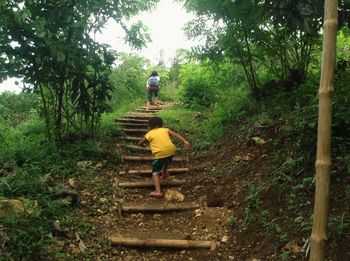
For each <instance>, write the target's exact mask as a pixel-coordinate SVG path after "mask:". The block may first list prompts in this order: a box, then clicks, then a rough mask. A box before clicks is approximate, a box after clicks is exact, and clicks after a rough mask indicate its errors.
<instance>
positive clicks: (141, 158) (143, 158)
mask: <svg viewBox="0 0 350 261" xmlns="http://www.w3.org/2000/svg"><path fill="white" fill-rule="evenodd" d="M123 160H130V161H152V160H154V158H153V157H151V156H124V157H123ZM182 161H188V159H187V158H183V157H174V158H173V162H182Z"/></svg>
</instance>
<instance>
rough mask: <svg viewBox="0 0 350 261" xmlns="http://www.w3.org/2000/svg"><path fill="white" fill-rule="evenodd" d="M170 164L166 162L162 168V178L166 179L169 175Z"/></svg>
mask: <svg viewBox="0 0 350 261" xmlns="http://www.w3.org/2000/svg"><path fill="white" fill-rule="evenodd" d="M168 166H169V163H168V162H165V163H164V167H163V170H162V176H161V178H162V179H166V178H167V177H169V172H168Z"/></svg>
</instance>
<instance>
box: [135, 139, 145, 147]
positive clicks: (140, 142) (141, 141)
mask: <svg viewBox="0 0 350 261" xmlns="http://www.w3.org/2000/svg"><path fill="white" fill-rule="evenodd" d="M146 141H147V140H146V138H145V137H142V139H141V140H140V141H139V142H138V143H137V145H138V146H142V147H143V146H145V143H146Z"/></svg>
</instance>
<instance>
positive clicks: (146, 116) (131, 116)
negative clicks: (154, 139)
mask: <svg viewBox="0 0 350 261" xmlns="http://www.w3.org/2000/svg"><path fill="white" fill-rule="evenodd" d="M153 117H154V116H153V115H149V114H127V115H125V118H128V119H150V118H153Z"/></svg>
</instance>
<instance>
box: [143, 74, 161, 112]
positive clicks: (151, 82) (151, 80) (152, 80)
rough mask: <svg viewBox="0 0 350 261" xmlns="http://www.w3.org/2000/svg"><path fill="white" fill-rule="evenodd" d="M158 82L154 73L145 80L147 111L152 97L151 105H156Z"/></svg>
mask: <svg viewBox="0 0 350 261" xmlns="http://www.w3.org/2000/svg"><path fill="white" fill-rule="evenodd" d="M159 81H160V77H159V75H158V73H157V72H156V71H153V72H152V73H151V74H150V76H149V77H148V79H147V83H146V90H147V105H146V108H147V110H149V107H150V105H151V103H152V99H153V97H154V100H153V104H155V105H157V104H158V93H159Z"/></svg>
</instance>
